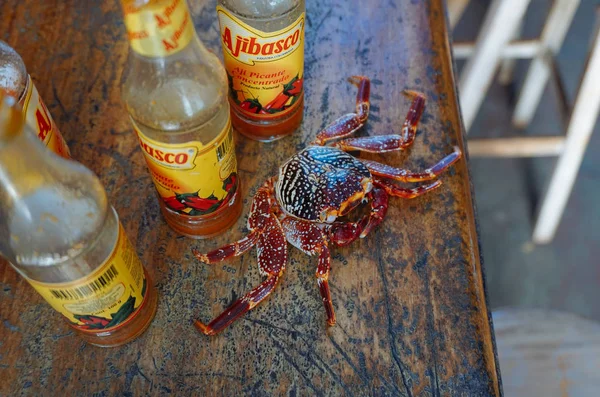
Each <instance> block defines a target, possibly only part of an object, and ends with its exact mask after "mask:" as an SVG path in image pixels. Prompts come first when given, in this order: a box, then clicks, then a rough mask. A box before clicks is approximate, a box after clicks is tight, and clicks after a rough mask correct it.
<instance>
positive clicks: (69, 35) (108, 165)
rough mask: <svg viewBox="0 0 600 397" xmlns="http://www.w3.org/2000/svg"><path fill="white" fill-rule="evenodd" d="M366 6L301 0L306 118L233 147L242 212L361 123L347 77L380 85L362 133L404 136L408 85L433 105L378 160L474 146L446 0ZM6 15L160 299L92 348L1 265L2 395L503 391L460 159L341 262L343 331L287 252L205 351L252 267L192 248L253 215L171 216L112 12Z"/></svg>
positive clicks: (20, 5) (5, 30) (92, 7)
mask: <svg viewBox="0 0 600 397" xmlns="http://www.w3.org/2000/svg"><path fill="white" fill-rule="evenodd" d="M191 3H193V4H192V5H191V6H192V11H193V15H194V22H195V25H196V28H197V30H198V33H199V35H200V36H201V37H202V39H203V40H204V41H205V42H206V43H207V45H208V46H209V47H210V48H211V49H212V50H214V51H215V52H217V53H220V46H219V35H218V27H217V21H216V16H215V10H214V7H215V4H214V3H215V2H214V1H210V2H208V4H201V2H200V1H195V0H193V1H191ZM319 4H327V5H326V6H319ZM366 4H367V3H365V2H364V1H359V0H346V1H341V0H335V1H331V2H319V1H309V2H308V5H307V16H308V18H307V32H306V39H307V48H306V93H307V101H306V102H307V104H306V109H305V118H304V122H303V125H302V128H301V131H300V132H298V133H296V134H295V135H293V136H290V137H287V138H285V139H282V140H280V141H278V142H275V143H271V144H262V143H257V142H253V141H249V140H247V139H244V138H242V137H238V156H239V160H240V161H239V163H240V175H241V178H242V180H243V184H244V187H243V192H244V196H245V197H246V200H245V209H244V211H245V212H244V213H245V214H247V211H248V207H249V203H250V198H251V195H252V194H253V193H254V192H255V191H256V189H257V187H258V186H259V184H261V183H262V182H263V181H264V180H265V179H266V178H267V177H268V176H270V175H273V174H274V173H275V172H276V170H277V167H278V165H279V164H281V162H282V161H283V160H284V159H285V158H287V157H288V156H290V155H291V154H292V153H294V152H295V151H297V150H298V149H300V148H303V147H304V146H305V145H306V144H307V142H309V141H310V140H311V139H312V138H313V137H314V136H315V134H316V133H317V131H319V129H320V128H323V127H324V126H325V125H326V124H327V123H329V122H331V121H332V120H334V119H335V118H336V117H337V116H339V115H341V114H343V113H346V112H349V111H353V109H354V97H355V89H354V88H353V87H352V86H350V85H349V84H347V83H346V82H345V77H346V76H349V75H353V74H364V75H368V76H370V77H371V78H372V79H373V87H372V90H371V92H372V96H371V98H372V102H371V104H372V107H371V111H372V112H371V116H370V118H369V122H368V125H367V126H366V128H364V130H363V131H362V132H361V134H363V135H365V134H367V135H378V134H386V133H391V132H393V131H394V132H397V131H398V130H399V127H400V125H401V122H402V121H403V119H404V116H405V114H406V111H407V109H408V102H407V100H405V99H404V97H403V96H402V95H401V90H402V89H404V88H405V87H408V88H412V89H415V90H419V91H422V92H424V93H426V94H427V96H428V98H429V102H428V105H427V108H426V113H425V115H424V117H423V121H422V123H421V126H420V128H419V133H418V136H417V140H416V142H415V144H414V147H412V149H410V150H408V151H407V152H405V153H400V154H398V153H392V154H387V155H385V156H366V157H369V158H375V159H379V160H384V161H385V162H387V163H388V164H392V165H397V166H398V165H400V164H402V165H404V166H406V167H408V168H412V169H420V168H423V167H425V166H427V165H430V164H433V163H434V162H436V161H437V160H438V159H440V158H441V157H443V156H444V155H445V154H447V153H449V152H450V151H451V150H452V146H453V145H459V146H460V147H461V148H463V149H464V140H463V134H462V127H461V119H460V115H459V112H458V107H457V98H456V90H455V83H454V80H453V73H452V63H451V57H450V52H449V46H448V38H447V31H446V27H445V24H446V22H445V17H444V9H443V4H442V1H441V0H432V1H430V2H429V1H423V0H402V1H396V2H394V1H384V0H377V1H375V0H374V1H371V2H369V6H366ZM0 15H2V20H1V21H0V32H2V33H0V37H1V38H2V39H4V40H6V41H8V42H9V44H11V45H12V46H14V47H15V48H16V49H17V51H19V52H20V53H21V55H22V56H23V58H24V60H25V63H26V64H27V66H28V69H29V71H30V73H31V74H32V76H33V78H34V80H35V82H36V84H37V87H38V89H39V91H40V93H41V95H42V97H43V98H44V99H45V101H46V103H47V104H48V107H49V108H50V111H51V113H52V114H53V116H54V118H55V120H56V122H57V124H58V125H59V127H60V129H61V130H62V132H63V134H64V136H65V137H66V139H67V140H68V143H69V145H70V147H71V151H72V153H73V155H74V157H75V158H76V159H78V160H80V161H81V162H83V163H84V164H86V165H87V166H88V167H90V168H91V169H93V170H94V171H95V172H96V173H97V174H98V175H99V176H100V178H101V179H102V181H103V183H104V185H105V186H106V188H107V191H108V194H109V197H110V200H111V201H112V203H113V204H114V206H115V207H116V209H117V211H118V212H119V214H120V216H121V220H122V222H123V224H124V226H125V229H126V230H127V232H128V234H129V236H130V238H131V240H132V241H133V243H134V245H135V246H136V247H137V250H138V253H139V254H140V256H141V258H142V260H143V262H144V263H145V264H146V265H147V268H148V270H149V272H150V273H151V275H152V278H153V279H154V280H155V281H156V283H157V286H158V291H159V294H160V296H159V300H160V301H159V307H158V312H157V315H156V318H155V320H154V322H153V324H152V325H151V327H150V328H149V329H148V331H147V332H146V333H145V334H144V335H143V336H142V337H140V338H139V339H138V340H136V341H134V342H132V343H130V344H128V345H126V346H124V347H121V348H115V349H100V348H95V347H92V346H89V345H86V344H85V343H84V342H82V341H81V340H80V339H78V338H77V337H76V336H75V335H74V334H73V333H72V332H71V331H70V330H69V328H68V327H67V326H66V325H64V324H63V322H62V320H61V319H60V318H59V316H57V315H55V314H54V313H53V312H52V310H51V309H50V308H49V307H48V306H47V305H46V304H45V303H44V302H43V301H42V300H41V298H40V297H39V296H37V295H36V293H35V292H34V291H33V289H32V288H30V287H29V286H28V285H27V284H26V283H25V282H24V281H23V280H22V279H20V278H19V277H18V276H17V275H16V273H15V272H14V271H13V270H12V269H11V268H9V267H8V266H6V265H5V264H4V265H0V297H1V298H0V320H1V324H0V336H1V341H0V379H1V381H0V394H1V395H17V394H28V395H35V396H37V395H96V396H109V395H147V394H152V395H163V394H165V395H166V394H175V395H189V394H195V395H213V394H214V395H224V396H233V395H240V394H247V395H257V396H258V395H271V394H273V395H281V394H285V395H289V396H297V395H300V396H305V395H348V396H365V395H401V396H441V395H461V396H488V395H492V396H498V395H501V386H500V376H499V370H498V365H497V360H496V354H495V347H494V338H493V331H492V325H491V319H490V315H489V311H488V308H487V305H486V296H485V289H484V283H483V274H482V267H481V259H480V252H479V246H478V239H477V233H476V221H475V215H474V210H473V197H472V190H471V185H470V180H469V174H468V167H467V162H466V161H465V159H464V158H463V159H462V160H461V161H460V162H459V163H458V164H457V165H455V166H454V167H453V169H452V170H451V171H450V172H448V173H447V174H445V175H444V176H443V178H442V179H443V181H444V185H443V186H442V187H441V188H440V189H438V190H436V191H435V192H432V193H430V194H429V195H427V196H425V197H422V198H419V199H415V200H412V201H408V200H400V199H392V200H391V204H390V210H389V212H388V217H387V219H386V220H385V222H384V223H383V224H382V225H381V226H380V227H379V228H378V229H377V230H376V231H375V232H374V233H372V234H371V235H370V236H369V237H368V238H366V239H364V240H361V241H357V242H355V243H354V244H352V245H351V246H349V247H347V248H344V249H341V248H335V249H334V250H333V256H334V260H333V271H332V275H331V278H330V282H331V285H332V295H333V300H334V306H335V309H336V312H337V320H338V323H337V325H336V326H335V327H332V328H329V329H328V328H327V327H326V325H325V314H324V311H323V307H322V303H321V301H320V297H319V294H318V289H317V285H316V280H315V276H314V271H315V268H316V261H315V258H310V257H307V256H305V255H303V254H301V253H300V252H299V251H298V250H296V249H295V248H291V250H290V251H291V259H290V264H289V266H288V269H287V272H286V274H285V276H284V279H283V281H282V282H281V284H280V286H279V287H278V289H277V290H276V291H275V293H274V294H273V296H272V297H271V298H270V299H269V300H268V301H267V302H265V303H263V304H262V305H260V306H259V307H257V308H256V309H255V310H253V311H252V312H250V313H248V314H247V315H246V316H245V317H244V318H243V319H241V320H240V321H238V322H237V323H235V324H234V325H233V326H232V327H230V328H229V329H228V330H226V332H224V333H223V334H221V335H219V336H217V337H206V336H204V335H200V334H199V333H198V332H197V331H196V330H195V329H194V328H193V327H192V324H191V321H192V319H193V318H195V317H198V318H200V319H203V320H204V321H208V320H210V319H211V318H213V317H214V316H215V315H216V314H218V313H220V312H221V311H222V310H223V308H224V307H225V306H226V305H228V304H229V303H230V302H231V301H232V300H233V299H234V298H235V297H238V296H240V295H241V294H243V293H244V292H245V291H247V290H249V289H250V288H251V287H253V286H255V285H257V284H258V283H259V281H260V276H259V274H258V271H257V268H256V255H255V253H254V252H252V253H251V254H247V255H245V256H243V257H241V258H239V259H236V260H232V261H230V262H227V263H226V264H224V265H220V266H215V267H208V266H206V265H203V264H200V263H198V262H197V261H196V260H195V259H194V258H192V255H191V253H190V249H191V248H192V247H197V248H199V249H200V250H208V249H210V248H213V247H216V246H217V245H221V244H223V243H226V242H229V241H232V240H233V239H235V238H238V237H240V236H242V235H243V234H244V231H245V224H246V220H245V219H244V217H242V218H240V220H239V221H238V223H237V225H236V226H235V227H234V228H233V229H232V230H231V231H228V232H226V233H225V234H223V235H222V236H220V237H218V238H215V239H212V240H208V241H193V240H190V239H187V238H183V237H179V236H177V235H176V234H175V233H174V232H172V231H171V229H169V228H168V227H167V225H166V224H165V222H164V221H163V219H162V217H161V215H160V214H159V209H158V204H157V199H156V197H155V195H154V191H153V185H152V182H151V180H150V176H149V174H148V172H147V170H146V166H145V164H144V160H143V158H142V154H141V152H140V149H139V148H138V145H137V142H136V139H135V138H134V135H133V133H132V129H131V126H130V124H129V120H128V118H127V115H126V113H125V110H124V108H123V104H122V102H121V100H120V90H119V86H120V75H121V70H122V67H123V64H124V62H125V59H126V56H127V52H128V44H127V42H126V39H125V29H124V27H123V23H122V18H121V10H120V7H119V5H118V4H117V1H116V0H106V1H91V0H90V1H76V0H46V1H43V2H41V1H39V0H4V1H3V2H2V3H1V4H0Z"/></svg>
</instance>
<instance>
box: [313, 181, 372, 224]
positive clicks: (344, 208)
mask: <svg viewBox="0 0 600 397" xmlns="http://www.w3.org/2000/svg"><path fill="white" fill-rule="evenodd" d="M363 187H364V191H362V192H356V193H354V194H353V195H352V196H350V197H349V198H348V199H347V200H346V201H344V202H343V203H342V204H340V207H339V208H327V209H324V210H323V211H321V213H320V214H319V219H320V220H321V222H323V223H332V222H334V221H335V220H336V219H337V218H338V217H340V216H344V215H346V214H347V213H348V212H350V211H352V210H353V209H354V208H355V207H356V206H357V205H358V204H360V202H361V201H362V200H363V199H364V198H365V194H366V193H368V192H370V191H371V189H372V188H373V184H372V183H371V181H367V182H365V183H363Z"/></svg>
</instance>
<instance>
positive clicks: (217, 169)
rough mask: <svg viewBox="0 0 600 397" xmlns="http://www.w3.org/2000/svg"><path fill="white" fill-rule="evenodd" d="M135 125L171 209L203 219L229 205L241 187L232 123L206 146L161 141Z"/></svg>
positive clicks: (198, 143) (141, 144)
mask: <svg viewBox="0 0 600 397" xmlns="http://www.w3.org/2000/svg"><path fill="white" fill-rule="evenodd" d="M133 125H134V127H135V131H136V133H137V135H138V138H139V141H140V146H141V147H142V151H143V152H144V157H145V158H146V164H148V169H149V170H150V175H151V176H152V180H153V181H154V185H155V186H156V190H157V191H158V194H159V195H160V197H161V198H162V199H163V201H164V202H165V205H166V206H167V207H168V208H170V209H171V210H173V211H175V212H178V213H180V214H185V215H190V216H203V215H208V214H211V213H213V212H215V211H217V210H219V209H221V208H222V207H225V206H227V205H228V204H229V201H230V200H231V198H232V197H233V195H234V194H235V192H236V191H237V187H238V180H237V160H236V157H235V147H234V142H233V134H232V129H231V120H229V121H228V123H227V126H226V127H225V128H224V129H223V131H222V132H221V133H220V134H219V136H218V137H217V138H215V139H214V140H213V141H212V142H210V143H209V144H207V145H203V144H202V143H201V142H198V141H192V142H186V143H180V144H167V143H163V142H158V141H155V140H153V139H150V138H148V137H147V136H145V135H144V134H143V133H142V132H141V131H140V129H139V128H138V127H137V126H136V125H135V122H134V124H133Z"/></svg>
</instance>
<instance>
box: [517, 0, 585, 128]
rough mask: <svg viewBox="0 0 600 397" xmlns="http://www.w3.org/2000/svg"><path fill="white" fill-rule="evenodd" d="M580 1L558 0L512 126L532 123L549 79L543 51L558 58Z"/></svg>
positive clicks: (524, 86) (553, 6)
mask: <svg viewBox="0 0 600 397" xmlns="http://www.w3.org/2000/svg"><path fill="white" fill-rule="evenodd" d="M579 3H580V0H555V1H554V4H553V5H552V9H551V10H550V14H549V16H548V20H547V21H546V24H545V25H544V30H543V32H542V36H541V39H540V40H541V43H542V49H543V50H542V51H540V52H539V53H538V55H537V56H536V57H535V58H534V59H533V61H532V62H531V66H530V67H529V70H528V72H527V76H526V77H525V82H524V83H523V87H522V88H521V93H520V94H519V99H518V101H517V105H516V107H515V112H514V114H513V125H514V126H516V127H517V128H525V127H527V125H529V123H530V122H531V119H532V118H533V115H534V114H535V111H536V109H537V107H538V104H539V102H540V99H541V97H542V94H543V93H544V88H545V87H546V83H547V82H548V77H549V76H550V70H549V68H548V64H547V63H546V62H545V61H544V51H550V52H551V54H552V55H553V56H556V54H557V53H558V51H559V50H560V47H561V45H562V43H563V41H564V39H565V36H566V34H567V31H568V30H569V26H571V22H572V21H573V17H574V16H575V11H576V10H577V7H578V6H579Z"/></svg>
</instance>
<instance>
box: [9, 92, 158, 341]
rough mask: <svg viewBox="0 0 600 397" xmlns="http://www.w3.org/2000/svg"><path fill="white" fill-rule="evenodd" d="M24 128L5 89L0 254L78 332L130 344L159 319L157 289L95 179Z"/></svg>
mask: <svg viewBox="0 0 600 397" xmlns="http://www.w3.org/2000/svg"><path fill="white" fill-rule="evenodd" d="M6 98H9V97H6ZM10 100H11V101H12V102H13V104H14V100H13V99H12V98H11V99H10ZM23 126H24V123H23V117H22V113H21V111H20V110H19V109H18V108H17V107H16V106H10V104H8V100H7V99H5V98H3V94H2V92H0V254H1V255H2V256H3V257H5V258H6V259H7V260H8V261H9V262H10V264H11V265H12V267H13V268H14V269H15V270H16V271H17V272H18V273H19V274H20V275H21V276H23V277H24V278H25V279H26V280H27V281H28V282H29V284H31V286H32V287H33V288H34V289H35V290H36V291H37V292H38V293H40V294H41V295H42V297H43V298H44V299H45V300H46V301H47V302H48V303H49V304H50V305H51V306H52V307H53V308H54V309H55V310H57V311H58V312H59V313H61V314H62V315H63V318H64V319H65V320H66V322H67V324H69V325H70V326H71V327H72V328H73V329H74V330H75V331H76V332H77V333H78V334H79V335H80V336H81V338H83V339H84V340H86V341H87V342H89V343H92V344H94V345H97V346H106V347H108V346H118V345H121V344H123V343H126V342H128V341H130V340H132V339H134V338H135V337H137V336H139V335H140V334H141V333H142V332H143V331H144V330H145V329H146V328H147V327H148V325H149V324H150V322H151V320H152V318H153V317H154V314H155V312H156V302H157V296H156V290H155V288H154V286H153V285H152V282H151V280H150V278H149V277H148V274H147V273H146V271H145V270H144V268H143V266H142V264H141V262H140V260H139V258H138V256H137V254H136V252H135V249H134V248H133V247H132V245H131V244H130V242H129V240H128V239H127V236H126V235H125V234H124V231H123V227H122V226H121V224H120V222H119V219H118V216H117V213H116V212H115V210H114V209H113V208H112V207H111V206H110V205H109V204H108V202H107V197H106V193H105V191H104V188H103V187H102V185H101V184H100V181H99V180H98V178H97V177H96V176H95V175H94V174H93V173H92V172H91V171H90V170H88V169H87V168H85V167H84V166H83V165H81V164H79V163H76V162H74V161H71V160H66V159H63V158H61V157H59V156H57V155H55V154H54V153H53V152H51V151H49V150H46V148H45V147H44V145H43V144H42V143H41V142H40V141H39V140H38V139H37V138H36V137H35V136H34V135H33V133H28V132H22V131H23ZM29 128H30V127H29V125H25V129H29ZM29 132H31V131H29Z"/></svg>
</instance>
